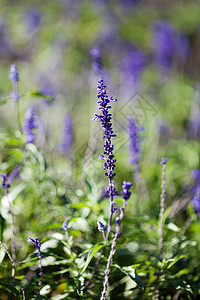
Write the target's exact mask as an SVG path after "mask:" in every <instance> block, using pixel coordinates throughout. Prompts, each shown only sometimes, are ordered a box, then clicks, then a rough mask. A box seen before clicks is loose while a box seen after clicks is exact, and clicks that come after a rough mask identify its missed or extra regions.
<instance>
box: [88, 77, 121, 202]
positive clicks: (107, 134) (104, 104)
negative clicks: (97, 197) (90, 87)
mask: <svg viewBox="0 0 200 300" xmlns="http://www.w3.org/2000/svg"><path fill="white" fill-rule="evenodd" d="M97 97H98V99H99V101H98V103H99V109H100V110H101V112H102V114H101V115H97V114H95V117H94V118H93V120H94V121H95V120H98V119H99V120H100V122H101V125H102V127H103V129H104V131H103V133H104V135H103V138H104V139H105V143H104V146H103V147H104V152H103V155H101V156H99V158H100V159H103V160H104V170H106V172H105V175H106V176H107V177H108V179H109V182H110V185H109V190H108V193H109V195H112V196H114V195H116V194H117V192H116V191H115V187H114V184H111V183H113V178H114V176H115V175H116V173H115V172H114V169H115V162H116V159H115V158H114V155H113V149H114V146H113V145H112V142H111V138H112V137H115V136H116V135H115V134H114V133H113V129H112V121H111V120H112V115H111V113H110V112H109V109H110V108H111V106H110V105H109V103H110V102H111V101H114V102H116V101H117V99H113V97H110V98H108V95H107V92H106V85H104V81H103V80H99V81H98V87H97Z"/></svg>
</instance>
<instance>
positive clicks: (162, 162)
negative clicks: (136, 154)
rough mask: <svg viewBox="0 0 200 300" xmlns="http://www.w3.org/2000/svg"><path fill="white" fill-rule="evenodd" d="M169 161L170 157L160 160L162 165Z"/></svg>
mask: <svg viewBox="0 0 200 300" xmlns="http://www.w3.org/2000/svg"><path fill="white" fill-rule="evenodd" d="M167 162H168V158H164V157H163V158H162V160H161V162H160V164H161V165H166V163H167Z"/></svg>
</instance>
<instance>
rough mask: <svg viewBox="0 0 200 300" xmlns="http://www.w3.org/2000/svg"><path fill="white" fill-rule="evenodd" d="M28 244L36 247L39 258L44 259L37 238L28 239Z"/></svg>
mask: <svg viewBox="0 0 200 300" xmlns="http://www.w3.org/2000/svg"><path fill="white" fill-rule="evenodd" d="M28 242H29V243H30V244H31V245H35V247H36V248H37V251H38V254H37V256H39V257H42V255H41V253H40V248H41V243H40V242H39V240H38V238H37V237H34V238H33V239H32V238H28Z"/></svg>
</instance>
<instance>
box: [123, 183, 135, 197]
mask: <svg viewBox="0 0 200 300" xmlns="http://www.w3.org/2000/svg"><path fill="white" fill-rule="evenodd" d="M132 185H133V184H132V183H131V182H129V181H123V185H122V191H121V194H122V195H123V199H124V200H125V201H127V200H128V199H129V198H130V196H131V192H130V191H129V190H130V188H131V186H132Z"/></svg>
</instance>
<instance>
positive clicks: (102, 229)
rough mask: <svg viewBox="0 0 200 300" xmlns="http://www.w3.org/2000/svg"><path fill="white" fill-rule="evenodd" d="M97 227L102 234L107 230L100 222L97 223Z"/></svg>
mask: <svg viewBox="0 0 200 300" xmlns="http://www.w3.org/2000/svg"><path fill="white" fill-rule="evenodd" d="M97 225H98V230H99V231H100V232H104V231H105V230H106V229H107V228H106V226H105V225H104V224H103V223H102V222H101V221H97Z"/></svg>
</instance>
